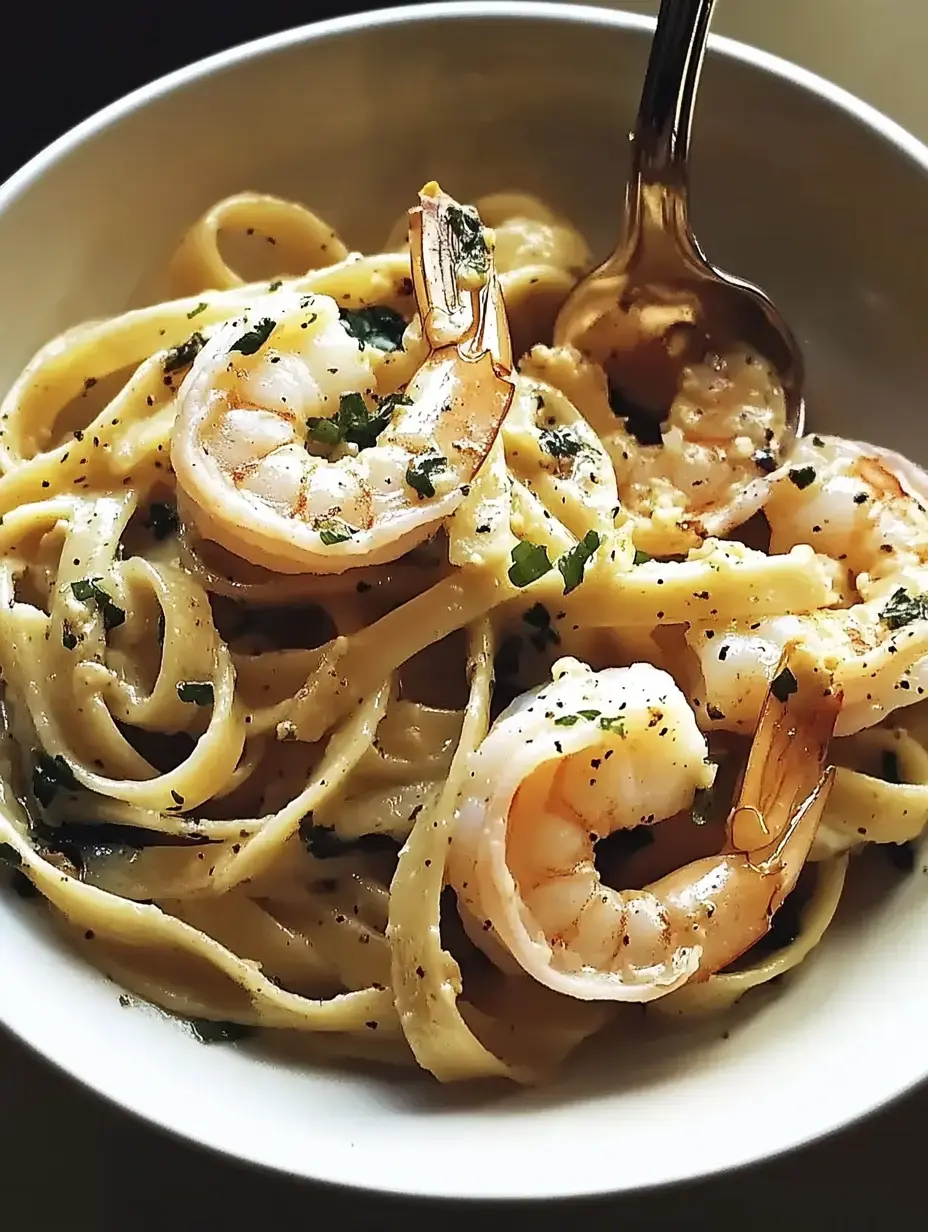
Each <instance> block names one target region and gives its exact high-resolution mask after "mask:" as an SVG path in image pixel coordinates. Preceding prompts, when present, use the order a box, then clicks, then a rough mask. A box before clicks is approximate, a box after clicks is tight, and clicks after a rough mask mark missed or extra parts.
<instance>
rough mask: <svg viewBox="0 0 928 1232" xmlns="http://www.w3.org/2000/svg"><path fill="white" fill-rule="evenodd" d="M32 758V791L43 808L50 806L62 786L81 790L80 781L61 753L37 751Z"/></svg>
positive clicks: (66, 789) (71, 789) (70, 789)
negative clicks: (53, 753)
mask: <svg viewBox="0 0 928 1232" xmlns="http://www.w3.org/2000/svg"><path fill="white" fill-rule="evenodd" d="M32 758H33V760H32V791H33V794H34V795H35V798H36V799H37V800H38V802H39V804H41V805H42V807H43V808H48V806H49V805H50V804H51V802H52V801H53V800H54V798H55V796H56V795H57V794H58V789H59V788H61V787H63V788H64V789H65V791H79V790H80V783H78V781H77V779H76V778H75V777H74V774H73V772H72V770H71V767H70V766H69V765H68V763H67V762H66V761H65V759H64V758H63V757H62V756H61V755H60V754H56V755H55V756H54V757H50V756H49V755H48V753H42V752H40V751H35V752H33V755H32Z"/></svg>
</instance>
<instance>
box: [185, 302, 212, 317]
mask: <svg viewBox="0 0 928 1232" xmlns="http://www.w3.org/2000/svg"><path fill="white" fill-rule="evenodd" d="M207 307H208V305H207V303H206V300H205V299H202V300H200V302H199V303H198V304H197V306H196V308H191V309H190V311H189V312H188V313H187V320H188V321H192V320H193V318H194V317H198V316H199V315H200V313H201V312H205V311H206V309H207Z"/></svg>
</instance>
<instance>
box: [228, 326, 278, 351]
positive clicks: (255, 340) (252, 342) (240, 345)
mask: <svg viewBox="0 0 928 1232" xmlns="http://www.w3.org/2000/svg"><path fill="white" fill-rule="evenodd" d="M276 328H277V322H276V321H272V320H271V318H270V317H262V318H261V320H260V321H259V322H258V324H257V325H256V326H255V327H254V328H253V329H249V330H246V331H245V333H244V334H242V336H241V337H240V338H236V340H235V341H234V342H233V343H232V345H231V346H230V347H229V352H230V354H231V352H232V351H238V352H239V354H241V355H256V354H257V353H258V351H260V350H261V348H262V347H263V346H264V344H265V342H267V340H268V338H270V336H271V334H272V333H273V332H274V330H275V329H276Z"/></svg>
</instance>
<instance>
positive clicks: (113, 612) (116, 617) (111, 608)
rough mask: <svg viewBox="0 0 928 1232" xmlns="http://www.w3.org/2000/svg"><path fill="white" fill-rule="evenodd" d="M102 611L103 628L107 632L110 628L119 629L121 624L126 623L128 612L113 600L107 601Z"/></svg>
mask: <svg viewBox="0 0 928 1232" xmlns="http://www.w3.org/2000/svg"><path fill="white" fill-rule="evenodd" d="M101 611H102V613H103V628H104V629H106V631H107V632H109V630H110V629H118V628H119V626H120V625H124V624H125V623H126V613H125V612H124V611H123V609H122V608H121V607H117V606H116V604H115V603H113V602H110V603H105V604H104V605H103V607H102V608H101Z"/></svg>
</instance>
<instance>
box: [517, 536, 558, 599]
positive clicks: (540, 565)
mask: <svg viewBox="0 0 928 1232" xmlns="http://www.w3.org/2000/svg"><path fill="white" fill-rule="evenodd" d="M552 568H553V566H552V564H551V561H550V559H549V557H548V549H547V548H546V547H544V546H543V545H542V544H538V543H532V542H531V541H530V540H528V539H523V540H521V542H519V543H517V544H516V546H515V547H514V548H513V549H512V564H511V565H510V567H509V580H510V582H512V584H513V586H518V587H519V588H520V589H521V588H522V587H523V586H530V585H531V583H532V582H537V581H538V579H539V578H542V577H544V575H545V574H546V573H548V572H550V570H551V569H552Z"/></svg>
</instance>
